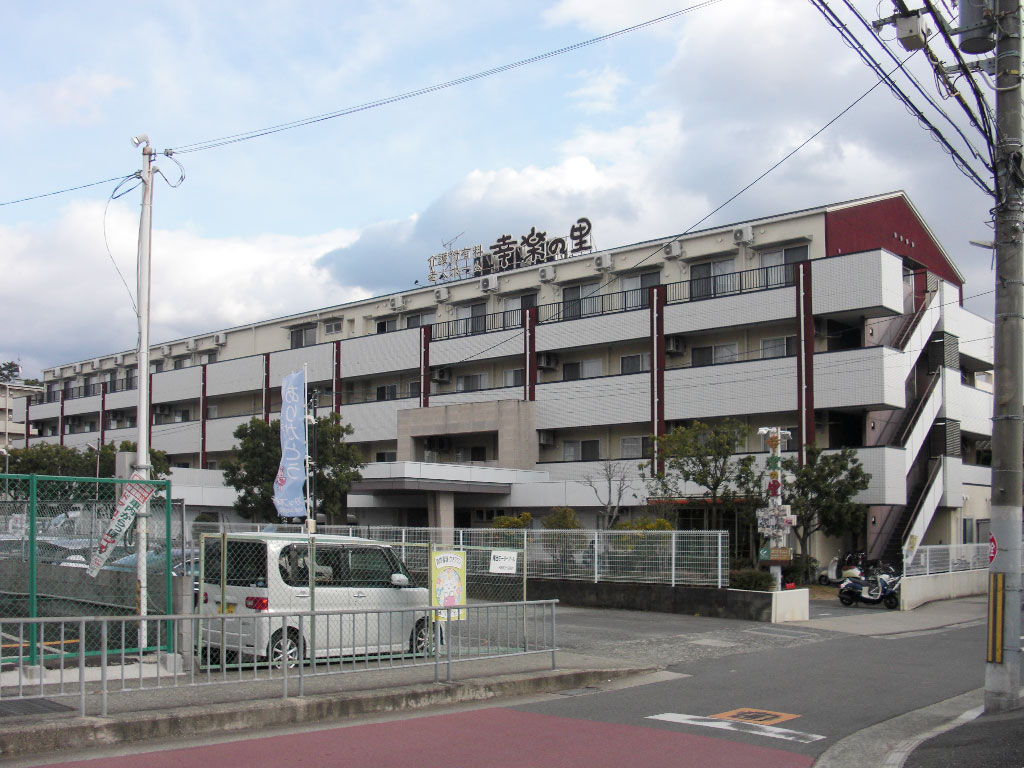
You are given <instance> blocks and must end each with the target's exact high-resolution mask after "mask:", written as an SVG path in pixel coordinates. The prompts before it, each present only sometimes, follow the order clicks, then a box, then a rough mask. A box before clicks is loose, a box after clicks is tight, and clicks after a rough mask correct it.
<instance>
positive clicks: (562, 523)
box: [540, 507, 583, 531]
mask: <svg viewBox="0 0 1024 768" xmlns="http://www.w3.org/2000/svg"><path fill="white" fill-rule="evenodd" d="M540 524H541V525H543V526H544V527H545V528H547V529H548V530H549V531H574V530H577V529H579V528H582V527H583V526H582V525H580V518H579V516H578V515H577V514H576V510H575V509H573V508H572V507H552V508H551V511H550V512H549V513H548V514H546V515H545V516H544V519H543V520H541V521H540Z"/></svg>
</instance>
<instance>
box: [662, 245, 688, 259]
mask: <svg viewBox="0 0 1024 768" xmlns="http://www.w3.org/2000/svg"><path fill="white" fill-rule="evenodd" d="M661 252H662V254H663V255H664V258H665V260H666V261H672V260H673V259H678V258H679V257H680V256H682V255H683V254H684V253H685V251H683V244H682V243H680V242H679V241H678V240H674V241H673V242H671V243H669V244H668V245H666V246H665V247H664V248H662V249H661Z"/></svg>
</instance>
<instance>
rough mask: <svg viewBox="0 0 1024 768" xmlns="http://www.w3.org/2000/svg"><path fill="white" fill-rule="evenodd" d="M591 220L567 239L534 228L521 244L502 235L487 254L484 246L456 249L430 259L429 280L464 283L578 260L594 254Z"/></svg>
mask: <svg viewBox="0 0 1024 768" xmlns="http://www.w3.org/2000/svg"><path fill="white" fill-rule="evenodd" d="M592 232H593V225H592V224H591V223H590V219H587V218H579V219H577V220H576V223H575V224H573V225H572V226H571V227H570V228H569V234H568V236H566V237H553V238H548V233H547V232H538V231H537V228H536V227H530V231H529V233H527V234H525V235H521V236H520V237H519V239H518V240H517V239H516V238H515V237H513V236H512V235H510V234H502V235H499V236H498V238H497V239H496V240H495V241H494V243H493V244H492V245H491V246H490V247H489V248H488V249H487V250H486V251H484V248H483V246H482V245H475V246H473V247H471V248H461V249H452V248H451V247H449V248H448V250H447V251H444V252H442V253H437V254H434V255H433V256H431V257H429V258H428V259H427V279H428V280H429V281H430V282H432V283H443V282H447V281H449V280H461V279H462V278H466V277H474V276H479V275H490V274H494V273H496V272H505V271H507V270H510V269H518V268H520V267H532V266H536V265H537V264H546V263H548V262H551V261H557V260H559V259H565V258H569V257H570V256H578V255H579V254H581V253H588V252H589V251H591V250H593V247H594V246H593V242H592V240H591V233H592Z"/></svg>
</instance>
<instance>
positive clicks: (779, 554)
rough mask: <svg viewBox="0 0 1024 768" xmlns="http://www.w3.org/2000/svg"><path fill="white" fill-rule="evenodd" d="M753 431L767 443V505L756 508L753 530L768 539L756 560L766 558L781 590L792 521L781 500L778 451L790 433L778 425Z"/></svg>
mask: <svg viewBox="0 0 1024 768" xmlns="http://www.w3.org/2000/svg"><path fill="white" fill-rule="evenodd" d="M757 434H759V435H761V436H762V437H764V439H765V444H766V445H767V446H768V459H767V461H766V465H767V469H768V506H767V507H766V508H764V509H759V510H758V511H757V530H758V533H760V534H761V535H762V536H767V537H768V540H769V546H768V548H764V547H762V549H761V551H760V552H759V553H758V559H759V560H761V561H767V562H768V564H769V568H770V570H771V574H772V578H773V579H774V580H775V588H776V589H782V565H783V564H784V563H788V562H789V561H790V560H792V559H793V556H792V552H791V550H790V549H788V548H787V547H786V539H787V537H788V536H789V529H790V528H791V527H792V526H793V524H794V522H795V521H794V520H793V518H792V516H791V514H790V512H791V511H792V510H791V508H790V507H789V506H788V505H786V504H783V503H782V481H783V477H782V453H781V451H780V450H779V448H780V445H781V443H782V440H783V438H785V439H789V437H790V433H789V431H787V430H784V429H782V428H781V427H761V428H760V429H758V430H757Z"/></svg>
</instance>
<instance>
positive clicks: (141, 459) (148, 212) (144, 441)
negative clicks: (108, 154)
mask: <svg viewBox="0 0 1024 768" xmlns="http://www.w3.org/2000/svg"><path fill="white" fill-rule="evenodd" d="M132 143H133V144H134V145H135V146H136V147H138V146H142V173H141V179H142V215H141V216H140V218H139V256H138V259H139V270H138V271H139V282H138V290H137V294H138V307H139V349H138V353H137V355H136V359H137V362H138V371H139V402H138V419H137V420H136V422H137V423H136V427H137V429H138V437H137V440H136V446H137V449H138V452H137V454H136V457H135V469H136V471H137V472H138V473H139V476H140V477H141V478H142V479H143V480H149V479H150V469H152V467H151V465H150V463H149V421H150V414H149V286H150V279H149V265H150V242H151V240H152V236H153V171H154V170H155V168H154V167H153V155H154V154H155V152H154V151H153V148H152V147H151V146H150V145H149V136H147V135H146V134H144V133H143V134H140V135H138V136H136V137H135V138H133V139H132ZM148 523H149V501H148V500H147V501H145V502H143V504H142V507H141V508H140V509H139V511H138V514H137V516H136V518H135V558H136V561H135V566H136V568H135V574H136V578H137V580H138V585H137V586H138V590H139V615H140V616H145V615H146V613H147V607H148V603H149V588H148V584H147V578H146V577H147V566H148V565H149V562H148V559H149V558H148V554H149V542H148V541H147V535H146V534H147V528H148ZM139 642H140V646H139V647H140V649H141V648H144V647H145V642H146V622H145V621H143V622H140V625H139Z"/></svg>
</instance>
